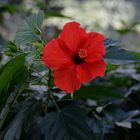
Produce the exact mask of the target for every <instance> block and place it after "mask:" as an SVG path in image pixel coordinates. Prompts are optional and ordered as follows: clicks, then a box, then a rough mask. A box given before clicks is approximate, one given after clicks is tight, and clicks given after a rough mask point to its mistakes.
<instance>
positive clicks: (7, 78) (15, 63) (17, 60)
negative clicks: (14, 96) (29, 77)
mask: <svg viewBox="0 0 140 140" xmlns="http://www.w3.org/2000/svg"><path fill="white" fill-rule="evenodd" d="M25 56H26V55H25V54H21V55H18V56H16V57H14V58H13V59H11V60H10V61H9V62H8V63H7V64H6V65H5V66H4V68H3V70H2V72H1V73H0V93H1V94H2V92H6V91H7V90H8V88H9V85H10V83H11V81H12V79H13V78H14V74H16V73H17V72H20V69H21V67H22V68H23V65H24V63H25Z"/></svg>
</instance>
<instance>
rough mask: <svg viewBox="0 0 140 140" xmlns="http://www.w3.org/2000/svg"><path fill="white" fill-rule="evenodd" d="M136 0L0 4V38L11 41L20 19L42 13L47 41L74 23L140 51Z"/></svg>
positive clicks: (139, 2)
mask: <svg viewBox="0 0 140 140" xmlns="http://www.w3.org/2000/svg"><path fill="white" fill-rule="evenodd" d="M139 7H140V0H117V1H116V0H20V1H19V0H0V34H1V38H3V39H5V40H13V38H14V36H15V34H16V31H17V30H18V28H19V27H20V26H21V25H22V22H23V20H24V18H25V17H26V16H27V15H29V14H31V13H33V12H37V11H38V10H44V11H45V14H46V19H45V22H44V33H45V35H46V36H47V39H48V40H50V39H51V38H52V37H55V36H56V34H57V33H58V32H59V30H60V29H62V27H63V25H64V23H66V22H68V21H73V20H74V21H78V22H80V23H81V24H82V26H85V27H86V28H87V30H89V31H98V32H102V33H103V34H105V35H106V37H111V38H114V39H116V40H120V41H121V42H122V44H123V47H126V48H127V49H129V50H134V51H140V9H139Z"/></svg>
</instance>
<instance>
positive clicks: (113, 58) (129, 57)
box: [104, 47, 140, 65]
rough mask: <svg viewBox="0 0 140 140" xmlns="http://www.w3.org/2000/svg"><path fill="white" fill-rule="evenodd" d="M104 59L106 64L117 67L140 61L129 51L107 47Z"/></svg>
mask: <svg viewBox="0 0 140 140" xmlns="http://www.w3.org/2000/svg"><path fill="white" fill-rule="evenodd" d="M104 58H105V59H106V61H107V63H111V64H117V65H120V64H128V63H134V62H140V59H139V58H137V57H135V56H134V55H133V54H132V53H131V52H130V51H127V50H124V49H122V48H119V47H109V48H108V49H107V53H106V55H105V56H104Z"/></svg>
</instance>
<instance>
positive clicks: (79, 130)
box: [29, 106, 92, 140]
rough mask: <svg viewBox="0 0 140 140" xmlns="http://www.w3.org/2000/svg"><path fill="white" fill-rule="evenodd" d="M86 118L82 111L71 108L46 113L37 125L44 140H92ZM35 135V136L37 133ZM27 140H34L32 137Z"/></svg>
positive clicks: (77, 108)
mask: <svg viewBox="0 0 140 140" xmlns="http://www.w3.org/2000/svg"><path fill="white" fill-rule="evenodd" d="M86 117H87V114H86V113H85V111H84V110H83V109H81V108H79V107H76V106H75V107H74V106H73V107H67V108H64V109H62V110H61V111H60V112H51V113H48V114H47V115H46V116H45V117H44V118H42V119H41V120H39V121H38V122H37V124H38V125H39V127H38V128H40V129H39V130H41V132H42V136H43V138H44V140H48V139H49V140H92V135H91V133H90V131H89V128H88V125H87V123H86ZM34 133H35V132H34ZM35 134H36V135H37V132H36V133H35ZM29 139H30V140H35V138H34V135H32V137H31V138H29ZM38 140H42V139H41V138H40V139H38Z"/></svg>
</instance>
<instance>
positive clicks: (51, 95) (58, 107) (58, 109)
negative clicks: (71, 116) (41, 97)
mask: <svg viewBox="0 0 140 140" xmlns="http://www.w3.org/2000/svg"><path fill="white" fill-rule="evenodd" d="M50 96H51V98H52V100H53V102H54V104H55V106H56V109H57V111H58V112H60V109H59V107H58V105H57V103H56V101H55V99H54V97H53V95H50Z"/></svg>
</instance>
